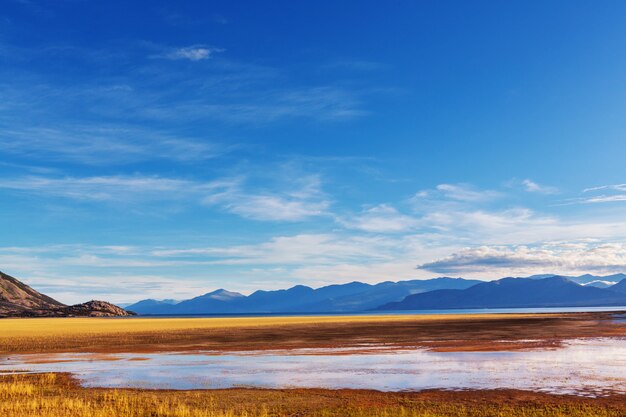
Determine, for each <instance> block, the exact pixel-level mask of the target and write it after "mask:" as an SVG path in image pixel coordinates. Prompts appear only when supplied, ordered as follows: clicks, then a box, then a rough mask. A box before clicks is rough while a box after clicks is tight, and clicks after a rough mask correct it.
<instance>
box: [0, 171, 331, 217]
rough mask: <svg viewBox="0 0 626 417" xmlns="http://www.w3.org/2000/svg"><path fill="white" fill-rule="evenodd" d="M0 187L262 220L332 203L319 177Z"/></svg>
mask: <svg viewBox="0 0 626 417" xmlns="http://www.w3.org/2000/svg"><path fill="white" fill-rule="evenodd" d="M0 189H4V190H8V191H13V192H21V193H28V194H32V195H37V196H53V197H61V198H67V199H72V200H78V201H102V202H108V203H110V204H112V205H120V206H122V207H125V205H126V204H128V203H134V204H145V205H149V206H150V207H152V208H154V205H153V203H154V202H155V201H170V202H176V203H177V204H188V205H189V204H191V205H196V206H204V207H217V208H219V209H221V210H223V211H227V212H230V213H233V214H236V215H239V216H241V217H244V218H247V219H252V220H261V221H285V222H296V221H304V220H307V219H309V218H311V217H316V216H322V215H327V214H328V213H327V210H328V209H329V207H330V204H331V203H330V201H329V200H328V199H327V197H326V196H325V194H324V193H323V192H322V190H321V184H320V181H319V178H318V177H317V176H304V177H302V178H300V179H298V180H294V181H292V182H291V185H289V186H288V187H287V188H283V186H277V187H275V188H272V189H269V190H265V189H258V188H255V187H251V186H250V185H249V184H247V183H246V178H245V177H235V178H217V179H213V180H207V181H201V180H197V179H181V178H167V177H159V176H145V175H130V176H128V175H117V176H93V177H70V176H65V177H60V176H37V175H28V176H20V177H13V178H0Z"/></svg>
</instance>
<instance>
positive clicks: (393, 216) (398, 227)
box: [337, 204, 420, 233]
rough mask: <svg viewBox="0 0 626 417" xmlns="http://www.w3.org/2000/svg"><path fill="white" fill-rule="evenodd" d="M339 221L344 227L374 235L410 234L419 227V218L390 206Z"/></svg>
mask: <svg viewBox="0 0 626 417" xmlns="http://www.w3.org/2000/svg"><path fill="white" fill-rule="evenodd" d="M337 221H338V222H339V223H340V224H341V225H343V226H344V227H347V228H350V229H357V230H362V231H365V232H374V233H402V232H403V233H408V232H410V231H411V230H414V229H415V228H416V227H417V226H419V224H420V222H419V220H418V219H417V218H415V217H413V216H409V215H406V214H402V213H400V212H398V210H397V209H396V208H394V207H393V206H390V205H388V204H380V205H377V206H374V207H370V208H368V209H366V210H364V211H363V212H362V213H360V214H357V215H352V216H347V217H340V218H338V219H337Z"/></svg>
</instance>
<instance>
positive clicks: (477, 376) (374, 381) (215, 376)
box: [0, 338, 626, 396]
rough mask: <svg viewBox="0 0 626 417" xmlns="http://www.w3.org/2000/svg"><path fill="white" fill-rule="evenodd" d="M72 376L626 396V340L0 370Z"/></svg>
mask: <svg viewBox="0 0 626 417" xmlns="http://www.w3.org/2000/svg"><path fill="white" fill-rule="evenodd" d="M25 369H27V370H29V371H31V372H51V371H53V372H71V373H73V374H75V375H76V376H77V378H78V379H79V380H80V381H81V382H82V384H83V385H84V386H88V387H136V388H155V389H159V388H160V389H163V388H171V389H200V388H230V387H241V386H244V387H262V388H287V387H311V388H312V387H316V388H361V389H376V390H382V391H403V390H424V389H492V388H513V389H524V390H533V391H543V392H550V393H558V394H569V393H573V394H579V395H591V396H597V395H606V394H610V393H626V339H609V338H602V339H586V340H582V339H581V340H574V341H571V342H568V343H567V344H566V345H565V346H564V347H563V348H559V349H550V350H545V349H543V350H528V351H501V352H431V351H427V350H423V349H403V350H398V349H385V348H368V349H367V350H366V351H363V350H362V349H295V350H289V351H251V352H237V353H228V354H220V353H217V352H202V353H194V354H188V353H157V354H116V355H106V356H105V357H103V356H102V355H96V354H54V355H18V356H11V357H10V358H8V359H7V358H3V360H2V364H1V365H0V372H8V371H11V370H25Z"/></svg>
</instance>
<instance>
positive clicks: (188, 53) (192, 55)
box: [162, 45, 224, 61]
mask: <svg viewBox="0 0 626 417" xmlns="http://www.w3.org/2000/svg"><path fill="white" fill-rule="evenodd" d="M217 52H224V49H221V48H214V47H210V46H205V45H194V46H187V47H184V48H178V49H174V50H172V51H170V52H168V53H166V54H164V55H162V57H163V58H167V59H173V60H177V59H186V60H189V61H202V60H205V59H209V58H211V57H212V56H213V54H215V53H217Z"/></svg>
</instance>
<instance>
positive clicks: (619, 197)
mask: <svg viewBox="0 0 626 417" xmlns="http://www.w3.org/2000/svg"><path fill="white" fill-rule="evenodd" d="M598 192H602V193H601V194H598ZM583 194H587V196H585V197H582V198H578V199H574V200H571V201H572V202H574V203H584V204H596V203H616V202H622V201H626V184H611V185H602V186H599V187H592V188H586V189H584V190H583ZM594 194H595V195H594Z"/></svg>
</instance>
